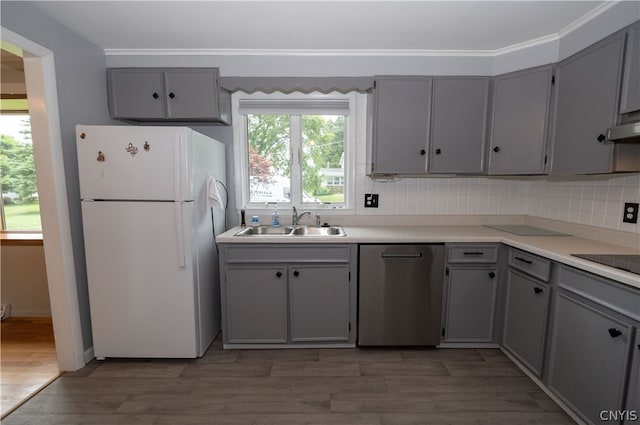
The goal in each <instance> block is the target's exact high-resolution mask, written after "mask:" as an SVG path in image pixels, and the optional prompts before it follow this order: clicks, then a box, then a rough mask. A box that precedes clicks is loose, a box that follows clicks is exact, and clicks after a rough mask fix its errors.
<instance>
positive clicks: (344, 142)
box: [233, 93, 358, 209]
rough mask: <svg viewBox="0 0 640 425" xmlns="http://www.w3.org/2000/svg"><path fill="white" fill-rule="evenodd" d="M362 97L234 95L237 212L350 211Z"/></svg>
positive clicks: (334, 95) (279, 94)
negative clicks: (270, 208) (279, 208)
mask: <svg viewBox="0 0 640 425" xmlns="http://www.w3.org/2000/svg"><path fill="white" fill-rule="evenodd" d="M357 96H358V95H357V94H346V95H345V94H340V93H331V94H320V93H312V94H301V93H298V94H282V93H272V94H265V93H253V94H246V93H235V94H234V95H233V112H234V117H233V123H234V124H233V125H234V148H235V158H236V164H238V167H237V170H236V181H237V182H238V184H237V199H238V208H248V209H261V208H262V209H264V208H266V207H267V204H276V203H277V204H278V206H284V207H292V206H296V207H299V206H302V207H305V208H307V209H309V208H311V209H348V208H350V206H351V205H352V204H353V202H352V200H351V198H352V195H353V189H352V186H353V177H352V176H353V168H354V158H353V157H354V152H355V149H354V146H355V135H356V129H355V126H356V118H355V117H356V115H357V113H356V104H357V102H356V99H357Z"/></svg>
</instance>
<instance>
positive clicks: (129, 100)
mask: <svg viewBox="0 0 640 425" xmlns="http://www.w3.org/2000/svg"><path fill="white" fill-rule="evenodd" d="M163 78H164V77H163V74H162V71H160V70H148V69H108V70H107V84H108V91H109V112H110V113H111V117H112V118H125V119H127V118H135V119H153V118H163V117H164V116H165V104H164V83H163Z"/></svg>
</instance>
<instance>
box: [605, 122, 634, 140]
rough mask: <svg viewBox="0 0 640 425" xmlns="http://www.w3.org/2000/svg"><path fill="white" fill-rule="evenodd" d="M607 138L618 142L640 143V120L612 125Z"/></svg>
mask: <svg viewBox="0 0 640 425" xmlns="http://www.w3.org/2000/svg"><path fill="white" fill-rule="evenodd" d="M607 140H609V141H612V142H618V143H634V142H635V143H640V121H638V122H630V123H628V124H620V125H617V126H615V127H611V128H610V129H608V130H607Z"/></svg>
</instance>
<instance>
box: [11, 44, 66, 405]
mask: <svg viewBox="0 0 640 425" xmlns="http://www.w3.org/2000/svg"><path fill="white" fill-rule="evenodd" d="M0 50H1V54H2V57H1V59H2V73H1V74H0V89H1V90H0V188H1V190H0V193H1V196H0V231H1V233H2V259H1V260H2V264H1V267H0V270H2V277H1V279H2V292H1V296H0V303H1V308H0V315H1V316H2V325H1V326H2V328H1V347H2V348H1V354H2V356H1V360H0V392H1V393H2V401H1V404H0V416H1V417H5V416H6V415H7V414H9V413H10V412H11V411H13V410H15V409H16V408H17V407H18V406H20V405H21V404H22V403H23V402H24V401H26V400H27V399H29V398H30V397H31V396H32V395H33V394H35V393H36V392H37V391H39V390H40V389H41V388H43V387H44V386H46V385H47V384H48V383H50V382H52V381H53V380H55V379H56V378H57V377H58V376H59V368H58V361H57V354H56V347H55V341H54V333H53V322H52V318H51V305H50V301H49V293H48V282H47V274H46V263H45V255H44V249H43V241H42V224H41V219H40V203H39V200H38V198H39V196H38V190H37V181H36V166H35V160H34V153H33V151H34V150H33V142H34V141H33V139H32V131H31V117H30V115H29V108H28V98H27V87H26V79H25V73H24V61H23V51H22V49H20V48H18V47H17V46H14V45H12V44H10V43H7V42H5V41H2V45H1V49H0Z"/></svg>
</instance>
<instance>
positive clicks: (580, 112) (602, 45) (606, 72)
mask: <svg viewBox="0 0 640 425" xmlns="http://www.w3.org/2000/svg"><path fill="white" fill-rule="evenodd" d="M624 35H625V34H624V33H618V34H616V35H614V36H611V37H609V38H606V39H605V40H603V41H601V42H599V43H596V44H595V45H593V46H591V47H589V48H588V49H585V50H583V51H582V52H580V53H577V54H576V55H574V56H571V57H570V58H568V59H566V60H564V61H562V62H560V64H559V65H558V70H557V85H556V95H557V99H556V111H555V128H554V135H553V157H552V166H551V172H552V173H554V174H594V173H608V172H610V171H611V167H612V155H613V144H612V143H609V142H607V141H605V133H606V130H607V128H609V127H611V126H612V125H614V124H615V121H616V117H617V114H618V97H619V93H620V75H621V67H622V57H623V49H624Z"/></svg>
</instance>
